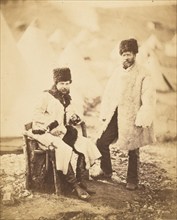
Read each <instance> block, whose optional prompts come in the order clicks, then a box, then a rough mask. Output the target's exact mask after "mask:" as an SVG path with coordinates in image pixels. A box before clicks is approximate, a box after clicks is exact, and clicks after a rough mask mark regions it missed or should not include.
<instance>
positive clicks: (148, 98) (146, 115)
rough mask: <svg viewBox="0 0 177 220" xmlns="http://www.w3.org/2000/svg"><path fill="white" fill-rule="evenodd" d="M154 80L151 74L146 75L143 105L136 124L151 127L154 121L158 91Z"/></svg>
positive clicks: (142, 97) (142, 93)
mask: <svg viewBox="0 0 177 220" xmlns="http://www.w3.org/2000/svg"><path fill="white" fill-rule="evenodd" d="M152 82H153V81H152V78H151V76H150V75H148V76H146V77H145V78H144V80H143V82H142V90H141V103H142V105H141V107H140V109H139V111H138V113H137V116H136V120H135V125H136V126H142V127H149V126H151V124H152V122H153V119H154V114H155V103H156V92H155V89H154V86H153V83H152Z"/></svg>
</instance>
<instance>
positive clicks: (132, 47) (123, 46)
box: [119, 38, 138, 55]
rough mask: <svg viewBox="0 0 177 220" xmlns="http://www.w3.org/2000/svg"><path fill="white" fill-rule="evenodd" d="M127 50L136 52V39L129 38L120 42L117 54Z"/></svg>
mask: <svg viewBox="0 0 177 220" xmlns="http://www.w3.org/2000/svg"><path fill="white" fill-rule="evenodd" d="M128 51H130V52H133V53H134V54H136V53H138V43H137V40H135V39H133V38H131V39H128V40H123V41H121V42H120V46H119V54H120V55H122V54H123V53H124V52H128Z"/></svg>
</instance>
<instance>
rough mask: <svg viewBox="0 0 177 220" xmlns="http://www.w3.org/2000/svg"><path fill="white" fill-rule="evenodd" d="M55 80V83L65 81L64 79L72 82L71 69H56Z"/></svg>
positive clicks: (54, 72)
mask: <svg viewBox="0 0 177 220" xmlns="http://www.w3.org/2000/svg"><path fill="white" fill-rule="evenodd" d="M53 80H54V83H55V84H57V83H58V82H63V81H70V82H72V79H71V71H70V69H69V68H68V67H63V68H56V69H54V70H53Z"/></svg>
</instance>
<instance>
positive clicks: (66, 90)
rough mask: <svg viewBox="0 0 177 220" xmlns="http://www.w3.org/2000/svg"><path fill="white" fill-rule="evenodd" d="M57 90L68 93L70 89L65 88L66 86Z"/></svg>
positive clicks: (64, 93)
mask: <svg viewBox="0 0 177 220" xmlns="http://www.w3.org/2000/svg"><path fill="white" fill-rule="evenodd" d="M59 92H61V93H62V94H63V95H67V94H69V93H70V90H69V89H66V88H61V89H60V90H59Z"/></svg>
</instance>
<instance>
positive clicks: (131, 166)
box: [126, 148, 139, 190]
mask: <svg viewBox="0 0 177 220" xmlns="http://www.w3.org/2000/svg"><path fill="white" fill-rule="evenodd" d="M128 156H129V160H128V171H127V186H126V188H127V189H129V190H135V189H136V188H137V187H138V182H139V178H138V177H139V148H138V149H136V150H130V151H129V152H128Z"/></svg>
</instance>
